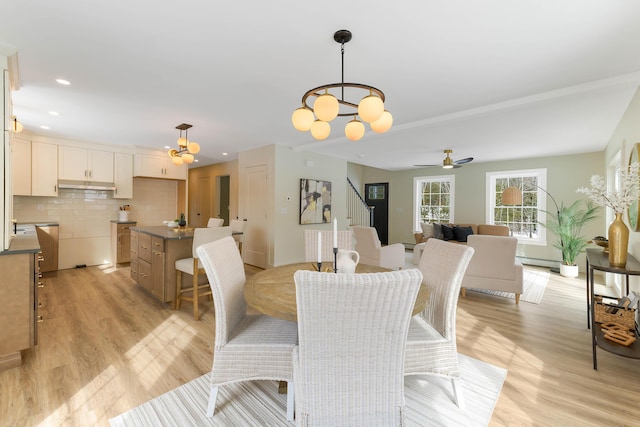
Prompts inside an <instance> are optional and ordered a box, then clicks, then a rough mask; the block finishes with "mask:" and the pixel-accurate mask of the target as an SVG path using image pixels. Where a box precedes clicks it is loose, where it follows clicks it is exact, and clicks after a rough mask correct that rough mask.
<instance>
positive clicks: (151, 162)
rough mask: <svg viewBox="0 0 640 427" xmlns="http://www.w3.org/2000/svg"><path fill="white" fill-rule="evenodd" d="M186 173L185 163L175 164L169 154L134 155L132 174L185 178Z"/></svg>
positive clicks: (150, 176)
mask: <svg viewBox="0 0 640 427" xmlns="http://www.w3.org/2000/svg"><path fill="white" fill-rule="evenodd" d="M188 173H189V170H188V169H187V165H184V164H183V165H180V166H176V165H174V164H173V163H172V162H171V159H170V158H169V156H154V155H152V154H136V155H135V160H134V164H133V176H143V177H147V178H165V179H178V180H186V179H187V175H188Z"/></svg>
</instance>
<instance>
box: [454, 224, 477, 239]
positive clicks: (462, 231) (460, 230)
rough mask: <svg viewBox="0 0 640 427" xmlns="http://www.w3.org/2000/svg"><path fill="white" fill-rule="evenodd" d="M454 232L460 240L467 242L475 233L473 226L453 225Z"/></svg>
mask: <svg viewBox="0 0 640 427" xmlns="http://www.w3.org/2000/svg"><path fill="white" fill-rule="evenodd" d="M453 234H455V236H456V240H457V241H458V242H466V241H467V237H468V236H470V235H472V234H473V230H472V229H471V227H458V226H454V227H453Z"/></svg>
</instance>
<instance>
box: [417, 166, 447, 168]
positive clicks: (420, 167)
mask: <svg viewBox="0 0 640 427" xmlns="http://www.w3.org/2000/svg"><path fill="white" fill-rule="evenodd" d="M413 166H417V167H419V168H430V167H434V166H442V165H413Z"/></svg>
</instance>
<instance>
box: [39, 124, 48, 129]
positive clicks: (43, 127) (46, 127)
mask: <svg viewBox="0 0 640 427" xmlns="http://www.w3.org/2000/svg"><path fill="white" fill-rule="evenodd" d="M40 129H45V130H49V126H45V125H42V126H40Z"/></svg>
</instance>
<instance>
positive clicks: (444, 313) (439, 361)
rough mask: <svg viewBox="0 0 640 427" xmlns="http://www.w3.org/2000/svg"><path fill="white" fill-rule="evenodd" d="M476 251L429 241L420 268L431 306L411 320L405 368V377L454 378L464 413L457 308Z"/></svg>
mask: <svg viewBox="0 0 640 427" xmlns="http://www.w3.org/2000/svg"><path fill="white" fill-rule="evenodd" d="M472 255H473V248H470V247H468V246H465V245H459V244H456V243H448V242H445V241H442V240H438V239H429V240H428V241H427V242H426V245H425V249H424V252H423V253H422V257H421V258H420V264H419V266H418V268H419V269H420V271H422V274H423V275H424V283H425V285H426V286H427V287H428V289H429V291H430V293H429V302H428V303H427V306H426V307H425V309H424V310H423V311H422V312H421V313H420V314H418V315H416V316H414V317H412V318H411V324H410V326H409V335H408V338H407V350H406V358H405V364H404V374H405V375H423V374H434V375H440V376H445V377H449V378H451V385H452V387H453V394H454V398H455V401H456V403H457V405H458V407H459V408H460V409H464V400H463V396H462V390H461V388H460V386H459V384H458V385H457V384H456V380H457V379H458V378H459V377H460V368H459V365H458V350H457V347H456V307H457V305H458V294H459V293H460V284H461V283H462V278H463V276H464V273H465V271H466V269H467V266H468V265H469V261H470V260H471V256H472Z"/></svg>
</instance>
